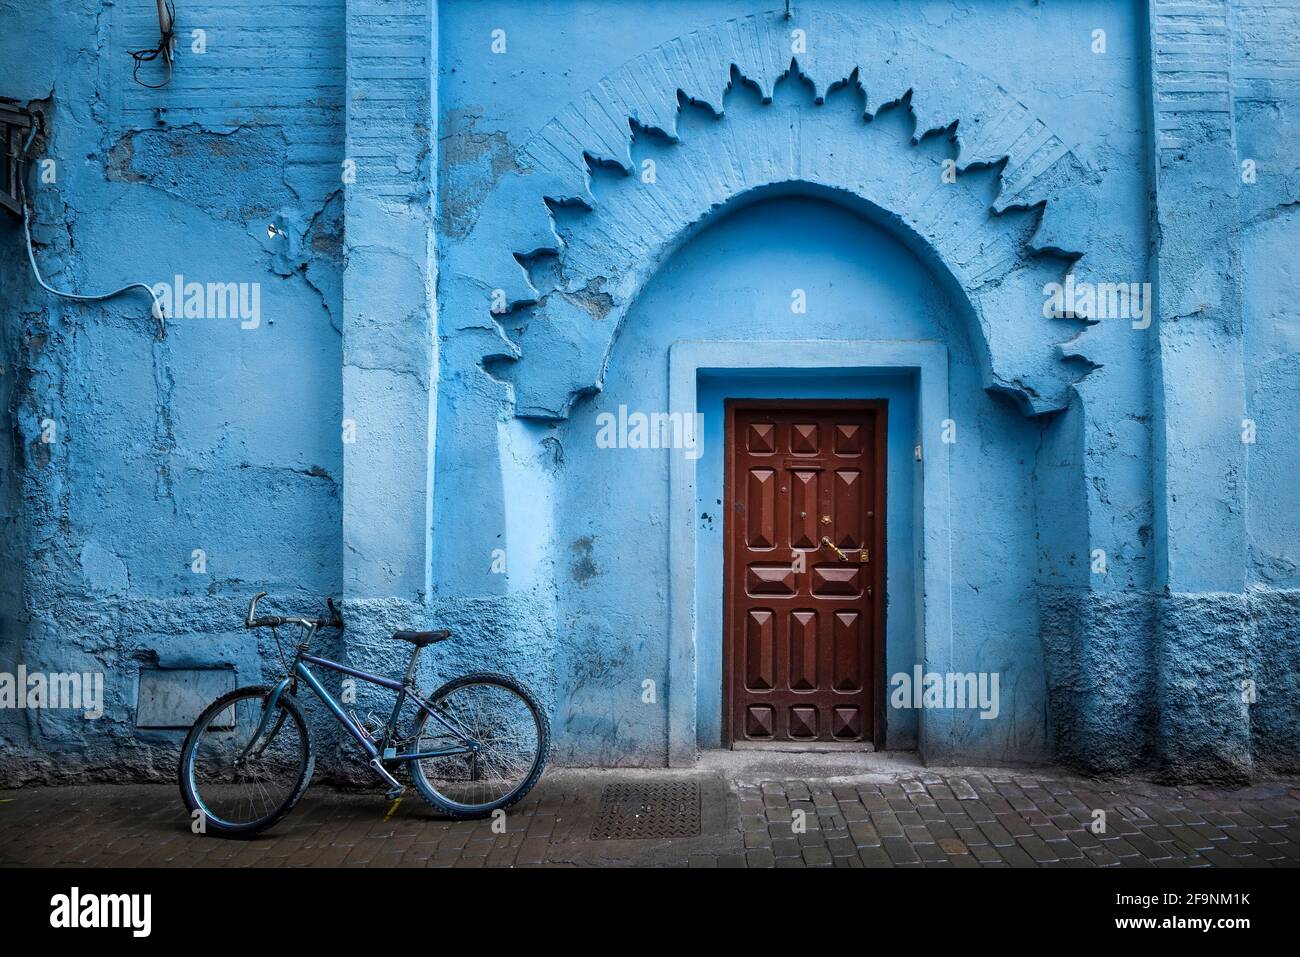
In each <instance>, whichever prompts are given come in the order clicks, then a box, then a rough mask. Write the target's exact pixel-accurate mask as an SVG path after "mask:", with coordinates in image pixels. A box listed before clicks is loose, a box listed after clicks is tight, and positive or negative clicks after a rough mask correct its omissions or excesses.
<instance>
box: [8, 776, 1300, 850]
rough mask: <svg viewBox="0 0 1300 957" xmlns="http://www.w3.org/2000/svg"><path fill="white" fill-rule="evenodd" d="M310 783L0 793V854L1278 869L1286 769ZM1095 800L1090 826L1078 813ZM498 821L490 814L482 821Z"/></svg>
mask: <svg viewBox="0 0 1300 957" xmlns="http://www.w3.org/2000/svg"><path fill="white" fill-rule="evenodd" d="M683 778H685V779H689V780H695V781H697V782H698V783H699V784H700V785H701V788H702V800H701V809H702V826H701V833H700V835H699V836H698V837H688V838H675V839H655V840H592V838H591V831H592V826H593V824H594V823H595V822H596V817H597V813H598V808H599V803H600V794H601V791H602V789H603V787H604V786H605V785H606V784H609V783H613V782H616V781H620V782H624V781H637V780H646V781H663V780H679V779H683ZM387 811H388V805H387V802H385V801H384V799H383V798H382V796H380V795H378V794H376V793H373V792H344V791H337V790H333V789H331V788H328V787H325V786H322V785H319V784H318V785H315V786H313V787H312V789H311V790H309V791H308V792H307V795H306V796H305V797H304V798H303V800H302V802H301V803H300V804H299V805H298V807H297V808H296V809H295V810H294V811H293V813H291V814H290V815H289V817H288V818H286V819H285V821H283V822H282V823H281V824H280V825H278V826H277V827H276V828H274V829H272V830H271V831H270V832H268V833H267V834H265V835H263V836H261V837H259V838H257V839H254V840H251V841H227V840H219V839H216V838H211V837H203V836H197V835H194V834H192V833H191V832H190V829H189V820H188V817H187V816H186V814H185V812H184V809H183V808H182V806H181V804H180V800H179V796H178V795H177V793H176V789H175V787H174V786H171V785H164V784H143V785H79V786H73V787H59V788H49V787H41V788H26V789H21V790H11V791H2V792H0V864H3V865H7V866H13V865H23V864H38V865H60V866H90V867H95V866H172V867H196V866H214V865H216V866H220V865H225V866H290V867H320V866H342V867H450V866H456V867H510V866H579V867H580V866H620V865H639V866H668V867H673V866H678V867H680V866H691V867H763V868H765V867H1009V866H1010V867H1275V866H1281V867H1289V866H1294V865H1296V864H1297V862H1300V781H1294V780H1292V781H1283V782H1275V783H1268V784H1260V785H1255V786H1253V787H1250V788H1246V789H1242V790H1237V791H1223V790H1215V789H1207V788H1198V787H1181V788H1171V787H1161V786H1158V785H1155V784H1152V783H1149V782H1144V781H1138V780H1123V781H1116V782H1100V781H1091V780H1086V779H1079V778H1072V777H1069V776H1066V775H1062V774H1059V773H1056V772H1051V771H1037V770H1036V771H1033V772H1020V771H993V770H980V771H971V770H965V769H962V770H960V771H944V770H937V769H936V770H931V769H905V770H903V771H895V772H890V773H883V774H882V773H876V774H866V775H855V776H840V777H808V776H801V777H784V776H772V775H771V774H770V773H734V772H732V773H728V772H726V771H722V770H718V769H713V770H704V771H700V772H695V773H688V774H682V773H680V772H666V771H631V770H628V771H568V770H559V771H553V772H550V773H548V774H547V775H546V777H545V778H543V780H542V783H541V784H540V785H539V786H538V788H537V789H536V790H535V791H534V792H533V794H531V795H530V796H529V797H528V798H527V799H526V800H525V801H524V802H522V803H521V804H520V805H519V806H517V807H516V808H513V809H511V811H510V813H509V814H508V815H507V818H506V820H505V822H504V823H505V827H504V833H497V832H496V831H494V829H493V826H492V822H491V821H467V822H452V821H447V820H443V819H441V818H439V817H438V816H437V814H436V813H435V812H434V811H432V810H431V809H429V808H427V807H425V806H424V805H423V804H422V803H421V802H420V801H419V799H418V798H417V797H415V796H413V795H408V797H407V798H406V799H405V800H404V801H403V802H402V804H401V805H400V806H399V807H398V808H397V810H396V811H395V812H394V813H393V814H392V816H391V817H390V816H386V815H387ZM1098 811H1101V812H1104V829H1101V830H1097V829H1095V828H1094V822H1096V821H1098V820H1099V818H1098V816H1097V815H1096V814H1095V812H1098ZM499 829H500V828H499V827H498V830H499Z"/></svg>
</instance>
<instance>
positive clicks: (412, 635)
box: [393, 628, 451, 648]
mask: <svg viewBox="0 0 1300 957" xmlns="http://www.w3.org/2000/svg"><path fill="white" fill-rule="evenodd" d="M393 637H394V638H395V639H396V640H397V641H409V642H410V643H411V644H413V645H415V647H417V648H423V647H424V646H425V645H432V644H434V643H435V642H439V641H446V640H447V639H448V638H450V637H451V632H450V631H448V630H447V629H446V628H439V629H438V630H437V631H395V632H393Z"/></svg>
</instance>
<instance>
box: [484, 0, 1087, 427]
mask: <svg viewBox="0 0 1300 957" xmlns="http://www.w3.org/2000/svg"><path fill="white" fill-rule="evenodd" d="M795 29H800V30H802V31H803V32H804V41H805V44H806V47H805V49H804V50H803V51H802V52H800V53H798V54H797V55H796V54H795V53H794V52H793V49H792V35H791V34H792V31H793V30H795ZM792 61H794V67H793V68H792ZM796 70H797V76H796ZM737 78H743V80H744V81H745V82H746V83H748V84H751V85H752V86H753V87H755V88H756V89H757V90H758V92H759V93H760V94H761V99H762V103H763V104H765V105H766V108H761V109H755V110H747V111H744V114H743V116H741V115H740V112H739V111H735V110H733V111H730V112H724V107H726V106H727V105H729V101H730V100H731V99H732V98H733V97H736V96H739V95H741V94H740V93H739V92H738V91H737V90H736V87H737V85H738V84H737ZM783 81H784V83H799V82H802V83H804V84H805V85H807V86H810V87H811V89H810V90H806V91H803V92H802V93H800V94H798V95H800V96H802V97H803V102H802V104H801V105H800V108H798V109H797V110H795V112H794V113H793V117H794V119H793V120H791V114H790V113H789V112H788V111H784V112H783V111H779V110H776V109H774V108H772V107H771V104H772V102H773V98H774V95H776V94H778V93H780V95H781V96H783V97H784V96H785V95H786V94H785V93H784V92H783V91H780V90H778V85H782V84H783ZM900 101H901V102H905V103H907V104H908V105H909V106H910V109H911V111H912V115H913V117H914V120H915V128H914V131H913V135H912V138H911V142H910V143H909V142H906V141H905V140H904V141H902V142H900V140H899V138H898V137H897V136H892V135H889V134H887V133H883V132H878V131H876V130H873V129H872V128H871V126H872V124H870V123H866V122H864V119H865V120H871V119H872V118H873V117H875V116H876V114H877V113H879V111H880V110H881V109H882V108H884V107H887V106H890V105H893V104H897V103H899V102H900ZM695 105H698V106H699V107H701V108H707V110H708V111H710V113H709V114H707V119H702V118H701V116H700V114H701V113H703V112H704V111H703V109H697V108H695ZM949 129H951V130H953V139H954V140H955V142H956V144H957V147H956V148H957V153H956V157H955V160H956V169H957V170H958V171H959V172H960V173H965V172H967V171H969V170H970V169H971V168H972V167H988V166H991V167H994V168H995V169H996V170H998V172H997V180H998V192H997V195H996V197H995V198H993V199H992V201H991V202H990V200H989V197H988V196H987V194H986V191H985V190H984V189H981V188H980V184H979V183H978V182H976V183H971V182H970V181H971V180H977V181H978V180H980V179H981V178H980V177H971V176H968V175H967V176H963V175H958V176H957V182H956V184H945V183H944V182H943V180H942V178H941V175H940V173H941V169H942V161H943V159H944V157H942V156H940V155H938V154H937V153H936V151H934V150H933V149H922V148H920V147H919V146H918V144H919V143H920V141H921V139H922V138H923V137H924V136H925V134H927V133H930V132H935V131H944V130H949ZM647 151H653V152H654V155H655V156H656V163H657V164H658V165H657V168H656V175H655V182H654V183H653V184H646V183H643V182H642V180H641V177H640V176H637V175H625V176H623V177H621V178H618V179H617V181H612V180H611V179H610V178H609V177H602V178H601V179H602V183H601V184H598V185H596V188H595V190H594V191H593V176H592V170H593V168H594V167H606V166H612V167H617V168H619V169H621V170H622V171H623V172H624V173H626V174H631V173H632V172H633V171H634V170H636V171H639V170H640V159H641V157H642V156H643V155H649V154H648V152H647ZM516 166H517V171H512V172H511V173H509V174H507V175H506V176H505V177H504V178H503V179H502V180H501V181H500V182H499V183H498V184H497V186H496V188H495V189H494V190H493V192H492V193H491V194H490V195H489V197H488V198H487V199H486V200H485V202H484V204H483V206H482V208H481V209H480V212H479V217H478V219H477V221H476V223H475V226H474V229H473V230H472V231H471V233H470V236H469V237H468V239H469V241H468V242H467V243H466V244H465V247H464V249H463V250H462V251H461V255H465V256H469V257H473V258H470V259H468V260H467V261H468V262H473V263H475V264H476V265H475V268H473V269H472V270H465V271H464V272H463V273H462V274H466V273H468V274H470V275H473V276H474V277H475V279H476V281H477V282H478V283H479V284H480V285H482V286H483V287H484V288H486V289H489V290H499V292H497V293H496V299H497V301H496V307H497V312H498V313H500V312H501V295H502V293H504V300H505V311H506V312H507V313H508V315H505V316H502V315H497V316H496V318H497V319H498V320H501V321H500V322H498V323H494V328H495V332H496V335H495V337H494V339H495V342H494V344H493V345H491V346H489V347H488V348H487V349H485V351H484V354H483V359H484V361H485V364H488V365H490V366H492V367H494V371H495V372H498V373H499V374H500V375H502V376H503V377H504V378H506V379H508V380H509V381H511V382H512V383H513V385H514V390H515V414H516V415H519V416H523V417H528V418H540V419H562V418H565V417H566V416H567V415H568V412H569V409H570V408H571V407H572V404H573V402H574V401H576V400H577V399H578V398H579V397H581V396H583V395H585V394H589V393H591V392H594V391H597V390H599V389H600V388H601V385H602V380H603V376H604V370H605V364H606V362H607V360H608V356H609V352H610V349H611V347H612V344H613V341H614V339H615V337H616V335H617V330H618V325H619V323H620V322H621V321H622V320H623V317H624V315H625V313H626V312H627V310H628V308H629V307H630V305H631V304H632V302H633V301H634V300H635V298H636V295H637V293H638V292H639V291H640V289H641V287H642V286H643V285H644V283H645V282H646V281H647V280H648V279H649V278H650V276H651V275H653V273H654V271H655V269H656V268H658V265H659V264H660V263H661V262H662V261H663V260H664V258H665V257H666V256H667V255H668V254H669V253H671V251H672V250H673V249H675V248H676V247H677V245H679V244H680V242H681V241H682V240H683V239H684V238H685V237H686V236H688V235H689V234H690V233H691V232H692V231H693V230H694V229H695V228H697V227H698V226H699V225H700V224H701V223H703V222H705V221H706V220H708V219H709V218H710V216H711V214H713V213H715V212H716V211H718V210H720V209H722V208H724V207H726V206H728V205H729V204H731V203H732V202H733V201H735V200H737V199H738V198H741V197H744V196H745V195H746V194H751V193H753V192H754V191H756V190H760V189H763V188H771V187H779V186H781V185H783V184H787V185H793V184H798V185H800V186H804V187H813V188H820V189H824V190H829V191H832V192H834V193H835V194H838V195H840V196H841V197H844V198H846V199H848V200H849V201H850V202H851V203H856V204H857V205H858V206H859V207H860V208H861V207H866V209H867V210H868V211H874V212H875V213H876V214H877V215H878V216H879V217H880V218H882V219H884V220H885V221H886V222H887V223H889V224H891V225H893V227H894V228H895V230H896V232H898V233H899V234H900V238H902V239H903V240H904V241H905V242H907V243H908V244H909V245H911V246H912V247H913V248H914V249H916V250H917V251H918V252H919V253H920V254H921V255H922V256H923V258H926V259H929V260H930V261H931V262H932V263H937V264H938V265H939V266H940V267H941V270H940V271H941V273H947V275H948V276H950V277H951V279H952V280H953V281H954V282H955V283H956V285H958V286H959V287H960V289H961V291H962V294H963V297H964V298H965V300H966V302H967V303H968V304H969V307H970V313H971V317H972V320H973V323H974V328H975V330H976V335H975V336H974V337H973V342H974V343H975V345H976V348H977V351H978V352H979V354H980V356H981V360H982V364H983V368H982V372H983V377H984V383H985V385H986V387H987V388H989V389H991V390H996V391H1001V392H1005V393H1007V394H1010V395H1012V396H1014V397H1015V398H1016V399H1017V400H1019V402H1020V404H1021V406H1022V408H1023V409H1024V410H1025V411H1026V412H1027V413H1030V414H1040V413H1044V412H1052V411H1056V410H1059V409H1061V408H1064V407H1065V405H1066V404H1067V403H1068V402H1069V398H1070V388H1071V386H1072V385H1073V384H1074V383H1075V382H1077V381H1078V380H1079V379H1080V378H1082V377H1083V376H1084V375H1086V374H1087V373H1088V372H1089V371H1091V369H1092V368H1093V367H1094V366H1093V365H1092V364H1091V363H1089V362H1088V361H1087V359H1086V358H1084V356H1083V355H1082V353H1081V351H1080V347H1079V333H1080V328H1081V323H1078V322H1073V321H1062V320H1053V319H1046V318H1044V317H1043V316H1042V302H1043V295H1042V286H1043V283H1044V282H1045V281H1050V280H1052V279H1057V280H1059V279H1060V278H1061V275H1062V274H1063V273H1064V271H1065V269H1066V268H1067V267H1066V266H1065V265H1064V262H1063V260H1062V258H1061V257H1062V256H1065V257H1070V258H1072V259H1075V260H1076V261H1075V262H1074V265H1073V267H1072V269H1073V272H1074V273H1075V275H1076V277H1078V278H1079V279H1081V280H1088V279H1089V278H1090V277H1089V276H1088V275H1087V273H1088V270H1087V265H1086V261H1085V260H1084V259H1082V257H1083V255H1084V253H1085V246H1086V245H1087V243H1088V241H1089V240H1090V239H1091V238H1092V237H1093V230H1092V223H1093V216H1094V211H1095V209H1096V197H1095V195H1094V193H1095V188H1096V176H1095V173H1094V171H1093V170H1092V169H1091V168H1090V167H1089V166H1088V164H1086V163H1085V162H1083V161H1082V160H1081V159H1080V157H1079V156H1077V155H1076V153H1075V152H1074V151H1072V150H1071V149H1070V148H1068V147H1067V146H1066V145H1065V143H1064V142H1063V141H1062V140H1061V138H1060V137H1059V136H1057V135H1056V134H1055V133H1053V132H1052V131H1051V130H1050V129H1048V128H1047V126H1046V125H1045V124H1044V123H1043V122H1042V120H1040V119H1039V118H1038V117H1036V116H1035V115H1034V114H1033V113H1032V111H1030V110H1029V109H1028V108H1027V107H1026V106H1025V105H1024V104H1023V103H1021V102H1020V101H1019V100H1017V99H1016V98H1015V97H1014V96H1013V95H1011V94H1010V93H1008V92H1007V91H1006V90H1004V89H1003V88H1002V87H1000V86H998V85H997V84H996V83H995V82H993V81H992V80H990V79H989V78H988V77H986V76H984V75H982V74H980V73H978V72H976V71H974V70H972V69H971V68H969V67H967V66H965V65H964V64H962V63H960V62H958V61H956V60H953V59H952V58H951V57H948V56H947V55H946V54H943V53H940V52H938V51H936V50H934V49H932V48H930V47H927V46H926V45H924V44H923V43H921V42H919V41H918V40H917V39H916V38H914V37H912V36H910V35H908V34H905V33H895V32H888V33H886V34H884V35H882V33H881V31H880V30H879V29H878V28H876V27H875V26H874V25H872V24H871V23H869V22H867V21H864V20H859V19H855V18H850V17H846V16H843V15H839V14H833V13H824V12H816V11H801V12H800V13H799V14H798V15H797V16H796V17H795V18H794V19H792V20H786V19H784V17H783V15H782V14H781V13H778V12H771V13H766V14H756V15H753V16H749V17H744V18H738V19H732V20H727V21H725V22H722V23H719V24H717V25H715V26H713V27H711V28H709V29H706V30H701V31H697V32H694V33H691V34H688V35H686V36H682V37H679V38H677V39H674V40H671V41H668V42H667V43H664V44H662V45H661V46H658V47H656V48H654V49H652V50H650V51H648V52H646V53H643V54H641V55H640V56H638V57H636V58H634V59H632V60H630V61H629V62H627V63H626V64H624V65H623V66H622V67H621V68H620V69H619V70H617V71H615V72H614V73H612V74H610V75H609V76H607V77H605V78H604V79H603V80H601V81H600V82H599V83H597V84H596V85H595V86H594V87H593V88H591V89H589V90H587V91H586V92H585V93H584V94H582V96H581V97H579V98H578V99H577V100H575V101H574V102H573V103H571V104H569V105H568V106H567V107H566V108H565V109H564V110H562V111H561V112H560V113H559V114H557V115H556V116H555V117H554V118H552V119H551V120H550V121H549V122H548V123H547V124H546V125H545V126H544V127H542V128H541V129H540V130H539V131H538V132H537V134H536V135H535V136H533V138H532V139H530V140H529V141H528V142H527V143H525V144H524V145H523V146H522V147H520V149H519V150H518V152H517V155H516ZM553 206H577V207H580V208H581V209H582V212H580V213H576V214H573V215H566V216H565V217H564V223H563V226H562V228H557V222H556V216H555V214H554V213H553V211H552V207H553ZM1012 210H1022V211H1027V212H1023V213H1021V214H1020V215H1016V214H1015V213H1009V211H1012ZM1049 253H1050V254H1055V255H1044V254H1049ZM545 254H554V255H557V256H558V257H559V268H558V271H557V272H558V280H557V282H556V283H555V284H554V286H553V287H552V288H548V289H542V290H539V289H538V288H536V287H535V286H534V284H533V282H532V281H530V278H529V275H528V273H527V271H526V270H525V268H524V267H523V266H522V265H521V261H528V260H531V259H533V258H534V257H537V256H539V255H545ZM507 326H508V327H510V328H511V329H512V330H513V331H514V335H513V336H511V335H508V334H507V332H506V329H505V327H507Z"/></svg>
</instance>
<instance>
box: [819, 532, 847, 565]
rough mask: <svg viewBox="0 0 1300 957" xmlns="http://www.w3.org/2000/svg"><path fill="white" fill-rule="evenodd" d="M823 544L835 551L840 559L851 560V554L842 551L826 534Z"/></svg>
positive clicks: (843, 560) (823, 537)
mask: <svg viewBox="0 0 1300 957" xmlns="http://www.w3.org/2000/svg"><path fill="white" fill-rule="evenodd" d="M822 544H823V545H825V546H826V547H827V548H829V549H830V550H831V551H833V552H834V553H835V554H836V555H838V556H840V561H842V562H847V561H848V560H849V556H848V555H845V554H844V553H843V552H842V551H840V550H839V549H838V548H836V547H835V545H834V543H833V542H832V541H831V540H830V538H829V537H827V536H826V535H823V536H822Z"/></svg>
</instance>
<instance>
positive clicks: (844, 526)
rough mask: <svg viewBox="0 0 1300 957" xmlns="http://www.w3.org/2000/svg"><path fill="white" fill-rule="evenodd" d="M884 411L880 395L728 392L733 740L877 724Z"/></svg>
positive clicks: (848, 730) (858, 738) (861, 737)
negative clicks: (836, 397) (810, 397)
mask: <svg viewBox="0 0 1300 957" xmlns="http://www.w3.org/2000/svg"><path fill="white" fill-rule="evenodd" d="M885 413H886V408H885V403H884V402H841V401H833V402H832V401H824V402H823V401H794V400H790V401H785V400H782V401H762V402H760V401H742V400H733V401H731V402H728V404H727V428H726V436H727V438H726V441H727V450H726V455H727V475H726V499H725V501H726V510H725V515H726V522H727V528H726V530H725V531H726V543H727V547H726V559H725V572H724V581H725V588H726V596H725V603H726V604H725V614H724V629H725V635H724V666H723V674H724V681H725V682H726V688H725V689H724V700H725V701H726V705H725V709H726V714H725V715H724V717H725V719H726V720H725V724H726V725H727V733H728V735H729V740H730V741H732V742H738V741H751V742H760V741H784V742H789V741H809V742H812V741H822V742H827V741H839V742H869V741H876V740H877V738H878V736H879V734H880V733H881V731H882V730H883V718H882V716H881V715H880V714H879V713H878V706H879V703H880V701H879V700H878V699H881V698H882V696H883V692H882V691H880V690H879V689H878V688H877V683H878V681H879V679H880V677H881V671H882V670H883V636H884V580H885V579H884V527H885V526H884V516H885V511H884V509H885V471H884V466H885V434H886V433H885ZM801 556H802V557H801Z"/></svg>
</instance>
